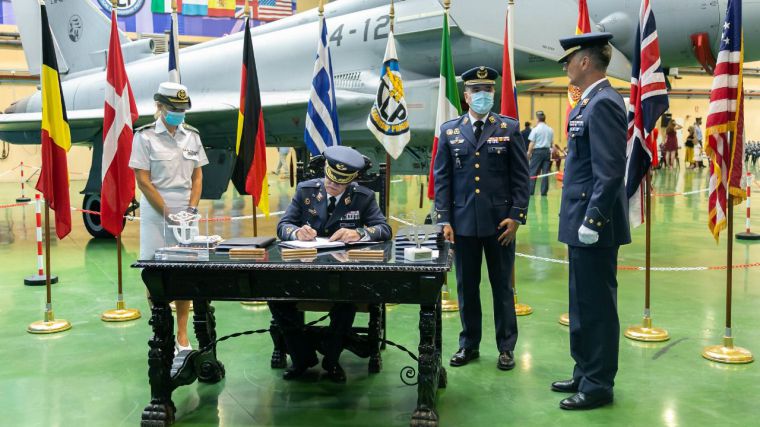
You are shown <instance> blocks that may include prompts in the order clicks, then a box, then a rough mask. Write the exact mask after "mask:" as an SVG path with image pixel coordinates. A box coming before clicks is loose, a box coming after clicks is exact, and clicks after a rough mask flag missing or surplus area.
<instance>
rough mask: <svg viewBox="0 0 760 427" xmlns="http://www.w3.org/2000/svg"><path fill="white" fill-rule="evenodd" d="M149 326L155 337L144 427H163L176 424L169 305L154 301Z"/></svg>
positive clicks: (143, 421) (172, 340)
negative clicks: (171, 373)
mask: <svg viewBox="0 0 760 427" xmlns="http://www.w3.org/2000/svg"><path fill="white" fill-rule="evenodd" d="M151 313H152V314H151V317H150V321H149V324H150V325H151V327H152V328H153V337H152V338H151V339H150V341H148V346H149V347H150V350H149V351H148V379H149V381H150V405H148V406H146V407H145V409H143V413H142V420H141V422H140V425H141V426H142V427H163V426H168V425H170V424H173V423H174V413H175V411H176V408H175V407H174V402H172V391H173V386H172V381H171V377H170V375H169V370H170V368H171V365H172V359H173V358H174V318H173V317H172V312H171V309H170V308H169V303H168V302H166V301H156V300H153V307H152V308H151Z"/></svg>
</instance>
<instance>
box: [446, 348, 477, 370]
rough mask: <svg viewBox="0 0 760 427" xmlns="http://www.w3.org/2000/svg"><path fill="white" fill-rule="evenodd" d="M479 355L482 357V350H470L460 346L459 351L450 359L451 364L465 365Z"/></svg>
mask: <svg viewBox="0 0 760 427" xmlns="http://www.w3.org/2000/svg"><path fill="white" fill-rule="evenodd" d="M478 357H480V352H479V351H478V350H469V349H466V348H460V349H459V351H457V352H456V353H454V355H453V356H451V360H449V365H451V366H464V365H466V364H468V363H470V361H471V360H475V359H477V358H478Z"/></svg>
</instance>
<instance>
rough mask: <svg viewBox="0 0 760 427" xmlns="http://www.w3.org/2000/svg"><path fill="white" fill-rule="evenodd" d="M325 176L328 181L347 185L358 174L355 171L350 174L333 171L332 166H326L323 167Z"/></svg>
mask: <svg viewBox="0 0 760 427" xmlns="http://www.w3.org/2000/svg"><path fill="white" fill-rule="evenodd" d="M325 175H327V177H328V178H330V180H331V181H333V182H335V183H338V184H349V183H350V182H351V181H353V180H354V179H355V178H356V177H357V176H358V175H359V172H358V171H356V172H352V173H345V172H341V171H339V170H337V169H334V168H333V167H332V166H330V165H329V164H327V166H325Z"/></svg>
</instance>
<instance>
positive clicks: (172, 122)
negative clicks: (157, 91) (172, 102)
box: [164, 111, 185, 126]
mask: <svg viewBox="0 0 760 427" xmlns="http://www.w3.org/2000/svg"><path fill="white" fill-rule="evenodd" d="M164 119H166V124H168V125H169V126H179V125H181V124H182V122H184V121H185V113H180V112H176V111H166V112H165V113H164Z"/></svg>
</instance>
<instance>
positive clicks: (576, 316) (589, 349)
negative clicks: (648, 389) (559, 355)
mask: <svg viewBox="0 0 760 427" xmlns="http://www.w3.org/2000/svg"><path fill="white" fill-rule="evenodd" d="M567 248H568V256H569V260H570V280H569V284H570V354H571V355H572V357H573V359H574V360H575V368H574V370H573V379H574V380H575V381H576V383H577V384H578V390H580V391H582V392H584V393H591V394H595V393H611V392H612V387H613V386H614V383H615V374H616V373H617V370H618V348H619V336H620V321H619V320H618V314H617V287H618V284H617V277H616V276H617V257H618V249H619V248H620V247H619V246H613V247H580V246H568V247H567Z"/></svg>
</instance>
